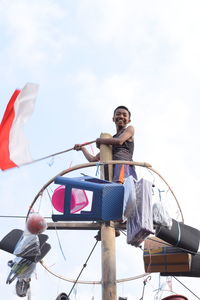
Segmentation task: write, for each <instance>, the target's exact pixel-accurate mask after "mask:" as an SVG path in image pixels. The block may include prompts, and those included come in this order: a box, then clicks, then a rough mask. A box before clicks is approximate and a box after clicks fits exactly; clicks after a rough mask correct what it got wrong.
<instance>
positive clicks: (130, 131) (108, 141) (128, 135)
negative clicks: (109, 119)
mask: <svg viewBox="0 0 200 300" xmlns="http://www.w3.org/2000/svg"><path fill="white" fill-rule="evenodd" d="M133 136H134V127H133V126H128V127H127V128H126V129H125V130H124V132H123V133H122V134H121V135H120V136H119V137H116V138H98V139H96V144H97V147H98V148H99V146H100V144H105V145H122V144H123V143H124V142H125V141H127V140H129V139H133Z"/></svg>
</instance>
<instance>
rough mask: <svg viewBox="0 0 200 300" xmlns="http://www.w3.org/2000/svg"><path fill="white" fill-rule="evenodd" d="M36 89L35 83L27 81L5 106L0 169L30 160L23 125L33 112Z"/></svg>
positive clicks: (0, 130)
mask: <svg viewBox="0 0 200 300" xmlns="http://www.w3.org/2000/svg"><path fill="white" fill-rule="evenodd" d="M37 91H38V85H37V84H34V83H27V84H26V85H25V86H24V88H23V89H22V90H16V91H15V92H14V93H13V95H12V97H11V99H10V101H9V103H8V105H7V107H6V110H5V113H4V115H3V119H2V121H1V124H0V169H1V170H6V169H9V168H13V167H16V166H20V165H22V164H24V163H27V162H30V161H32V157H31V155H30V151H29V146H28V143H27V141H26V138H25V134H24V131H23V127H24V123H25V122H26V121H27V120H28V119H29V117H30V116H31V114H32V112H33V109H34V104H35V99H36V96H37Z"/></svg>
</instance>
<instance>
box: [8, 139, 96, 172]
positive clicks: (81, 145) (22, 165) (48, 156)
mask: <svg viewBox="0 0 200 300" xmlns="http://www.w3.org/2000/svg"><path fill="white" fill-rule="evenodd" d="M95 142H96V140H94V141H90V142H86V143H83V144H80V147H83V146H87V145H90V144H93V143H95ZM71 150H74V147H73V148H69V149H66V150H63V151H60V152H56V153H54V154H50V155H47V156H44V157H41V158H38V159H34V160H32V161H29V162H27V163H24V164H21V165H18V166H16V167H18V168H20V167H24V166H28V165H31V164H33V163H36V162H39V161H41V160H44V159H47V158H50V157H54V156H56V155H60V154H63V153H66V152H69V151H71ZM16 167H13V168H16ZM13 168H10V169H6V170H5V171H8V170H11V169H13Z"/></svg>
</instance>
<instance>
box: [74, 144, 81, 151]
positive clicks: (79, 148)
mask: <svg viewBox="0 0 200 300" xmlns="http://www.w3.org/2000/svg"><path fill="white" fill-rule="evenodd" d="M74 150H76V151H80V150H82V146H81V144H75V145H74Z"/></svg>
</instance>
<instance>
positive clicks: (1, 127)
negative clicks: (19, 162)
mask: <svg viewBox="0 0 200 300" xmlns="http://www.w3.org/2000/svg"><path fill="white" fill-rule="evenodd" d="M19 93H20V90H16V91H15V92H14V93H13V95H12V97H11V99H10V101H9V103H8V105H7V107H6V111H5V113H4V116H3V120H2V122H1V124H0V141H1V143H0V153H1V155H0V168H1V169H2V170H5V169H9V168H13V167H16V164H15V163H14V162H13V161H12V160H11V159H10V153H9V135H10V130H11V127H12V123H13V120H14V117H15V111H14V103H15V101H16V99H17V97H18V95H19Z"/></svg>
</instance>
